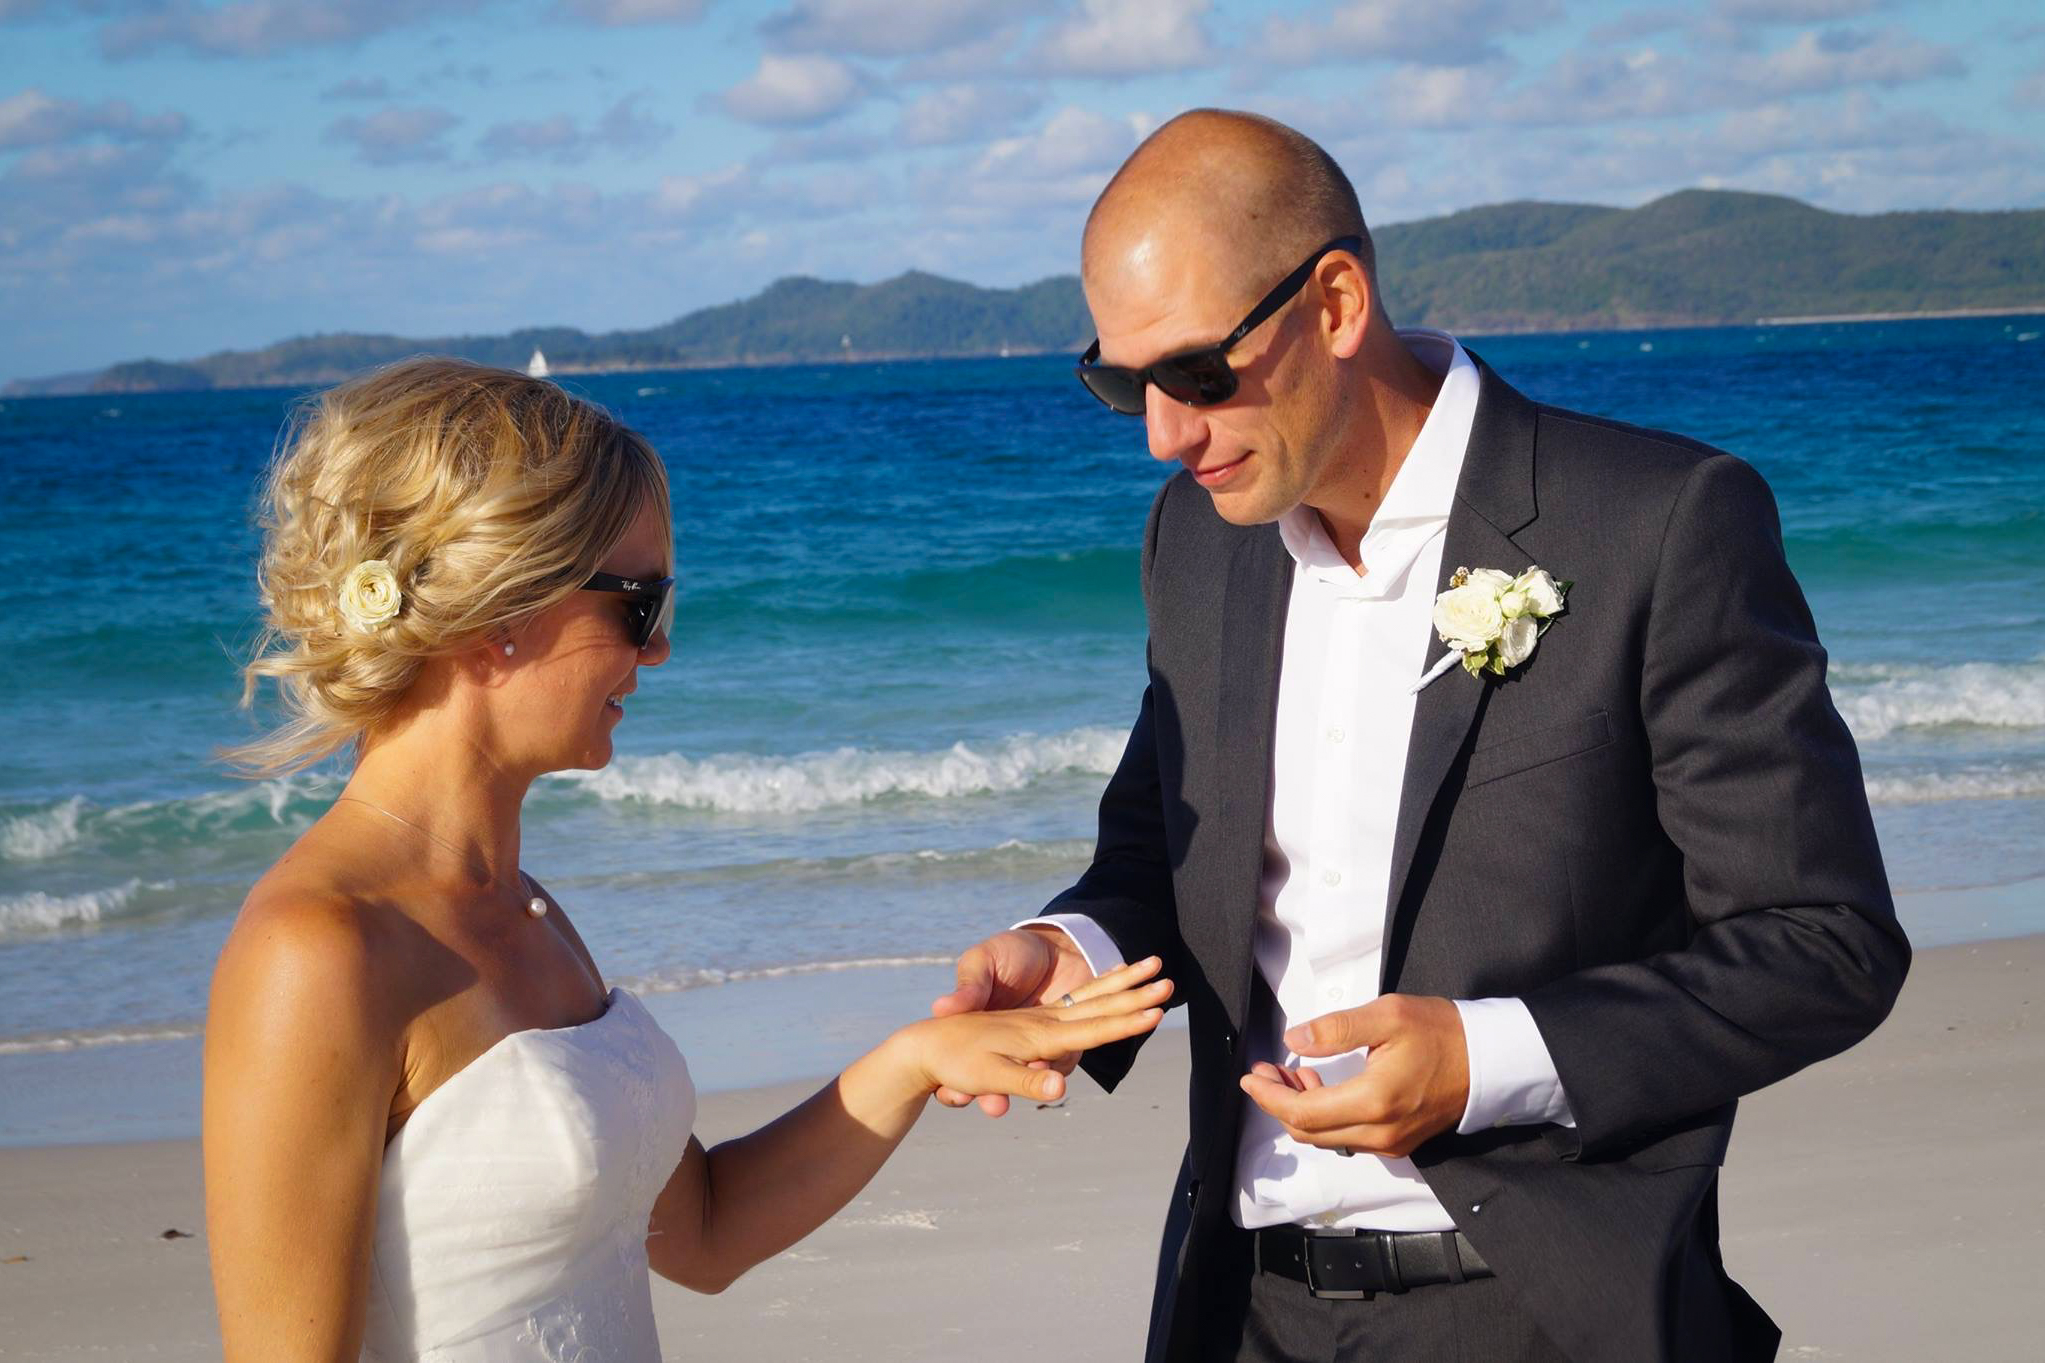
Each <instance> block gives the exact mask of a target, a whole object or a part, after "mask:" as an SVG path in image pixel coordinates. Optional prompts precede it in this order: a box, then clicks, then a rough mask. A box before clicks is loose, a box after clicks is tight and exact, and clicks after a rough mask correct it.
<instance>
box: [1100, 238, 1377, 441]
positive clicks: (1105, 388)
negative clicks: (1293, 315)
mask: <svg viewBox="0 0 2045 1363" xmlns="http://www.w3.org/2000/svg"><path fill="white" fill-rule="evenodd" d="M1330 251H1348V252H1349V253H1351V254H1352V255H1361V254H1362V253H1363V238H1362V237H1337V238H1335V240H1333V241H1331V242H1329V243H1328V244H1327V245H1326V246H1323V247H1321V248H1320V249H1319V250H1317V251H1315V252H1314V253H1313V254H1312V255H1310V256H1308V257H1307V258H1306V259H1305V260H1304V261H1303V262H1301V264H1300V267H1299V268H1298V269H1297V270H1294V271H1293V272H1292V273H1291V274H1289V275H1287V276H1286V277H1285V278H1283V279H1281V280H1279V281H1278V287H1277V288H1275V289H1273V290H1271V292H1269V293H1267V294H1265V295H1264V301H1263V302H1261V303H1259V304H1257V306H1256V307H1254V308H1251V309H1250V315H1249V316H1248V317H1245V318H1244V319H1243V321H1242V325H1241V326H1239V327H1237V328H1236V329H1235V330H1234V331H1231V332H1230V333H1229V334H1228V335H1227V337H1225V338H1224V339H1222V340H1220V341H1217V342H1215V343H1214V344H1213V345H1210V346H1202V347H1200V349H1198V350H1188V351H1185V352H1183V353H1182V354H1178V355H1167V356H1166V357H1165V358H1164V359H1162V360H1159V361H1158V362H1157V363H1155V364H1151V365H1146V366H1144V367H1143V368H1141V369H1124V368H1122V367H1121V366H1120V365H1113V364H1100V363H1098V361H1099V360H1100V358H1101V343H1100V340H1099V339H1098V338H1096V339H1095V341H1094V343H1093V344H1092V345H1090V346H1088V347H1087V348H1086V354H1084V355H1082V356H1080V357H1079V366H1078V369H1077V371H1076V372H1077V373H1078V374H1079V381H1080V382H1081V383H1083V384H1085V385H1086V391H1087V392H1089V393H1092V394H1093V395H1094V396H1095V397H1097V398H1099V399H1100V400H1101V401H1102V402H1105V403H1106V404H1107V405H1108V406H1110V407H1112V408H1114V409H1115V410H1116V411H1118V412H1121V413H1122V414H1124V415H1125V416H1142V415H1143V390H1144V387H1145V386H1146V385H1152V384H1154V385H1156V387H1157V390H1158V391H1159V392H1160V393H1163V394H1164V395H1165V396H1166V397H1168V398H1171V399H1173V400H1174V401H1176V402H1183V403H1185V404H1186V405H1187V406H1188V407H1209V406H1212V405H1213V404H1215V403H1217V402H1226V401H1228V400H1229V399H1230V398H1232V397H1234V396H1235V395H1236V371H1235V370H1234V369H1231V368H1230V367H1229V363H1228V352H1229V351H1231V350H1233V349H1235V348H1236V346H1238V345H1239V344H1241V343H1242V339H1243V337H1245V336H1247V335H1249V334H1250V333H1251V332H1253V331H1255V330H1256V329H1257V328H1258V327H1260V326H1262V325H1263V324H1264V322H1265V321H1266V320H1268V319H1269V318H1270V316H1271V314H1272V313H1274V312H1276V311H1278V310H1279V309H1280V308H1282V307H1284V306H1285V304H1286V303H1287V302H1288V301H1289V300H1290V299H1291V298H1292V296H1293V295H1294V294H1296V293H1298V292H1299V291H1300V289H1301V288H1302V287H1303V286H1304V285H1305V284H1306V282H1307V276H1309V275H1311V274H1312V273H1313V272H1314V266H1316V265H1318V264H1320V263H1321V257H1322V256H1325V255H1326V254H1328V252H1330Z"/></svg>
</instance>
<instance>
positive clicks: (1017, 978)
mask: <svg viewBox="0 0 2045 1363" xmlns="http://www.w3.org/2000/svg"><path fill="white" fill-rule="evenodd" d="M1093 980H1094V973H1093V968H1092V967H1091V966H1089V965H1088V964H1087V963H1086V957H1085V956H1083V955H1081V954H1080V951H1079V948H1078V947H1077V946H1075V945H1073V942H1072V939H1071V938H1070V937H1067V936H1066V935H1065V934H1064V933H1063V932H1060V931H1059V930H1058V929H1057V928H1055V927H1050V926H1047V925H1046V926H1035V927H1027V928H1015V929H1011V930H1010V931H1008V932H997V933H995V934H994V935H993V936H992V937H989V938H988V939H987V940H986V941H984V942H981V943H980V944H979V945H978V946H974V947H969V948H967V949H966V951H965V952H964V954H962V955H961V956H960V957H959V962H958V986H957V987H956V988H955V989H953V990H952V992H951V993H949V994H946V995H944V996H943V997H942V998H939V999H938V1000H936V1001H935V1002H934V1003H932V1004H931V1005H930V1015H931V1016H932V1017H939V1018H944V1017H951V1016H953V1015H955V1014H958V1013H980V1012H995V1011H1000V1010H1005V1009H1011V1008H1041V1007H1045V1006H1048V1005H1050V1004H1053V1003H1056V1002H1058V1000H1059V999H1061V998H1063V997H1064V996H1065V995H1067V994H1071V995H1072V996H1073V997H1074V998H1085V997H1086V996H1087V986H1089V985H1090V984H1092V983H1093ZM1037 1063H1038V1064H1039V1065H1040V1066H1042V1067H1044V1068H1049V1069H1055V1070H1057V1071H1058V1073H1060V1074H1071V1073H1072V1070H1073V1066H1075V1065H1077V1064H1078V1063H1079V1056H1078V1055H1077V1054H1072V1055H1063V1056H1059V1057H1056V1058H1055V1059H1052V1060H1049V1061H1039V1062H1037ZM937 1100H938V1101H939V1102H940V1103H943V1104H944V1105H945V1106H946V1107H965V1106H967V1105H968V1104H970V1103H973V1102H975V1101H978V1103H979V1104H980V1110H981V1111H983V1112H985V1113H986V1114H987V1115H988V1116H990V1117H999V1116H1002V1115H1004V1114H1005V1113H1006V1112H1007V1111H1008V1098H1007V1096H1006V1095H1004V1094H999V1093H989V1094H972V1093H962V1092H960V1091H958V1090H956V1089H952V1088H940V1089H939V1090H938V1091H937Z"/></svg>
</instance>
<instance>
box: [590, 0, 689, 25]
mask: <svg viewBox="0 0 2045 1363" xmlns="http://www.w3.org/2000/svg"><path fill="white" fill-rule="evenodd" d="M704 4H705V0H558V3H557V4H556V5H555V12H556V13H558V14H559V15H560V16H561V17H562V18H564V19H581V20H584V21H586V22H588V23H592V24H597V25H600V26H602V27H604V28H627V27H631V26H634V25H638V24H688V23H694V22H695V21H696V20H698V19H700V18H702V17H703V7H704Z"/></svg>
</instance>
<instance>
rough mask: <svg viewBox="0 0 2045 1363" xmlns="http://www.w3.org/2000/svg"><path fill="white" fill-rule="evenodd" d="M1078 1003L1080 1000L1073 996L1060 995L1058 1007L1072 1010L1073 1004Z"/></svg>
mask: <svg viewBox="0 0 2045 1363" xmlns="http://www.w3.org/2000/svg"><path fill="white" fill-rule="evenodd" d="M1077 1002H1078V1000H1077V999H1075V998H1073V997H1072V995H1070V994H1060V995H1059V996H1058V1006H1059V1007H1060V1008H1070V1007H1071V1006H1072V1005H1073V1004H1075V1003H1077Z"/></svg>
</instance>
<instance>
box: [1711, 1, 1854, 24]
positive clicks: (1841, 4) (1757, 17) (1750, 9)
mask: <svg viewBox="0 0 2045 1363" xmlns="http://www.w3.org/2000/svg"><path fill="white" fill-rule="evenodd" d="M1886 3H1887V0H1717V3H1716V4H1715V5H1713V6H1712V8H1713V9H1714V10H1716V11H1717V12H1718V13H1719V14H1721V15H1724V16H1725V17H1726V18H1728V19H1744V20H1747V21H1748V22H1751V23H1762V24H1822V23H1828V22H1831V21H1832V20H1835V19H1852V18H1855V17H1857V16H1859V15H1862V14H1867V13H1870V12H1872V11H1874V10H1878V9H1881V8H1883V7H1884V5H1885V4H1886Z"/></svg>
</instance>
